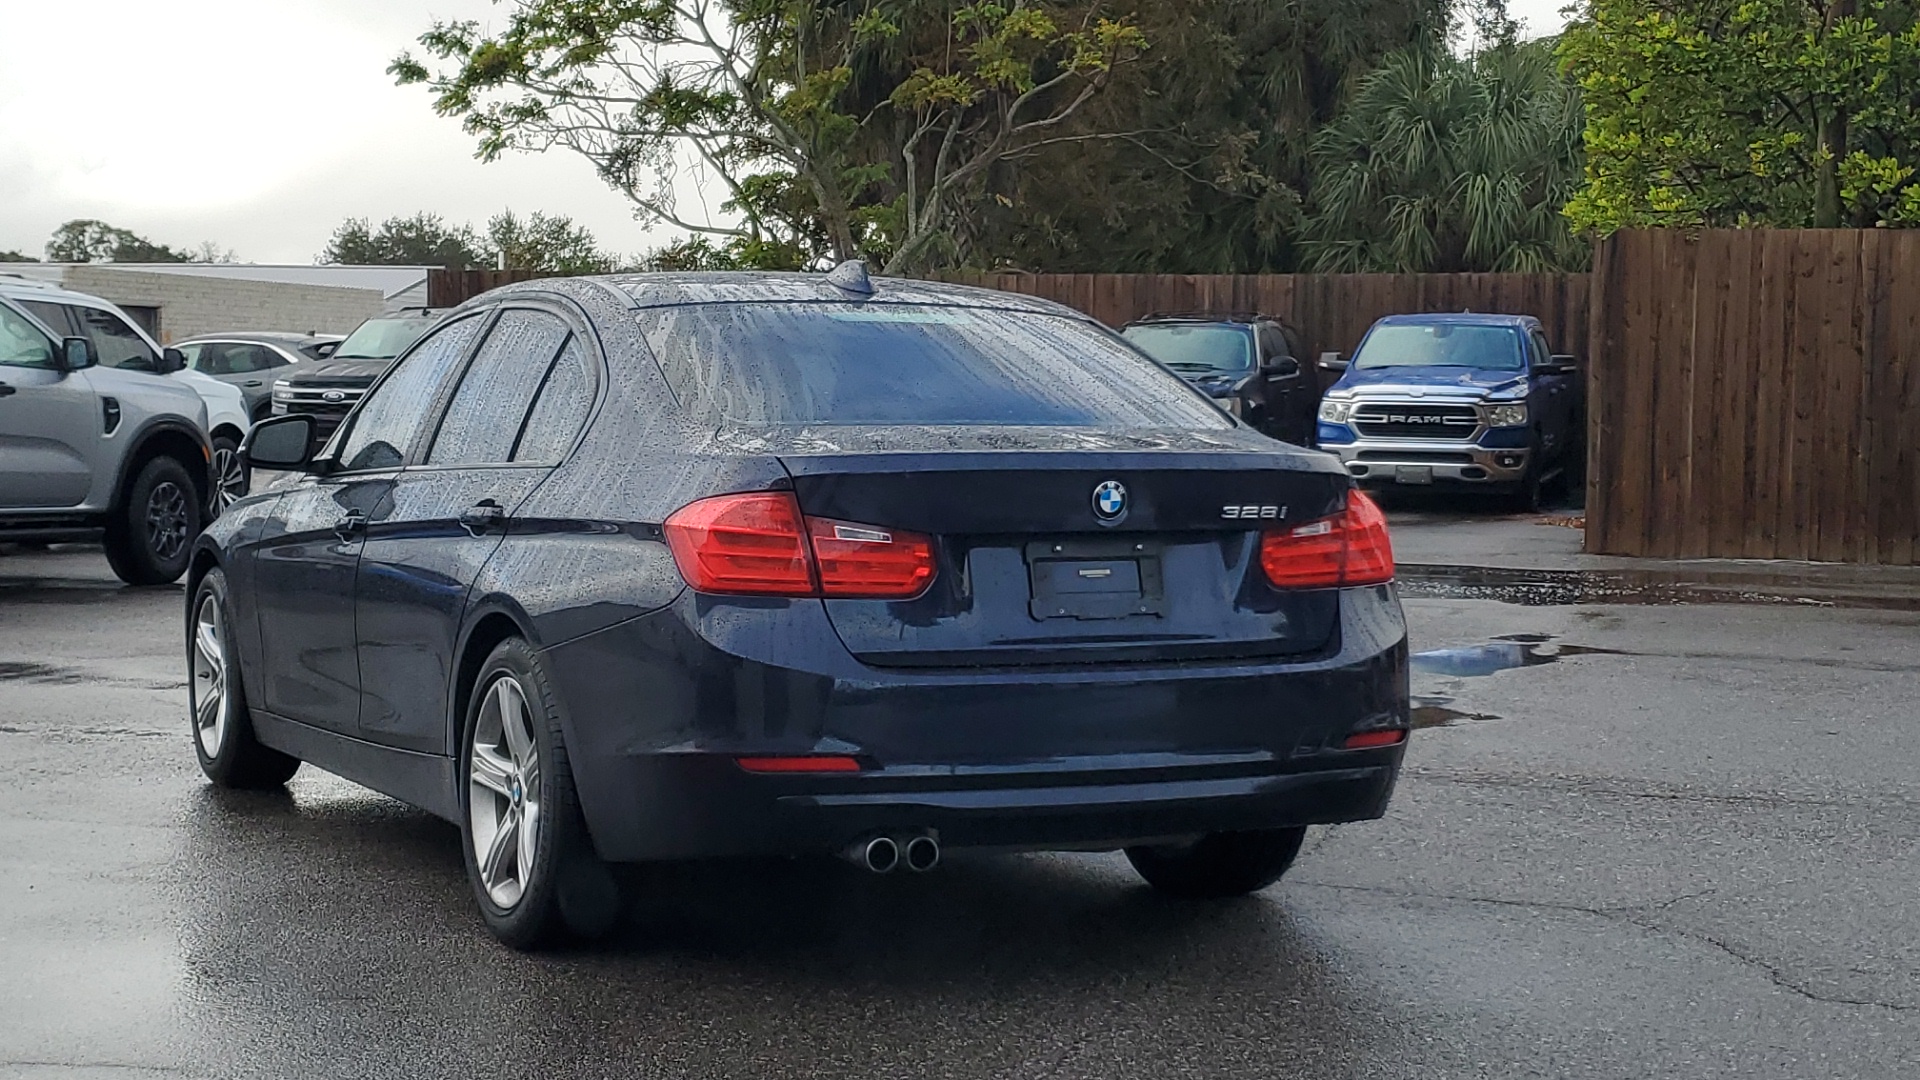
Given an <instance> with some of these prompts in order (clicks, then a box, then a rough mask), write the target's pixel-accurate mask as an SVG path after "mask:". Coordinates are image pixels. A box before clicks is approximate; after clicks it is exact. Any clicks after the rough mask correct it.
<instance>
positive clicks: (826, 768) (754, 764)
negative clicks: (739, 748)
mask: <svg viewBox="0 0 1920 1080" xmlns="http://www.w3.org/2000/svg"><path fill="white" fill-rule="evenodd" d="M733 760H734V764H736V765H739V766H740V767H741V768H742V769H745V770H747V771H748V772H757V773H846V772H859V771H860V762H859V761H858V760H857V759H855V758H850V757H834V756H828V755H825V754H808V755H805V756H802V757H743V758H735V759H733Z"/></svg>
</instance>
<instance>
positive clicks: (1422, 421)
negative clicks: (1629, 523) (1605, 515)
mask: <svg viewBox="0 0 1920 1080" xmlns="http://www.w3.org/2000/svg"><path fill="white" fill-rule="evenodd" d="M1321 366H1322V367H1324V368H1326V369H1327V370H1329V371H1335V372H1338V373H1339V375H1340V377H1339V380H1338V381H1336V382H1335V383H1334V384H1333V385H1332V386H1331V387H1329V388H1328V389H1327V393H1326V397H1325V399H1324V400H1323V401H1322V402H1321V404H1320V434H1319V440H1320V446H1321V448H1322V449H1325V450H1330V451H1332V452H1333V453H1336V454H1338V455H1339V456H1340V460H1341V461H1342V462H1344V463H1345V464H1346V466H1347V471H1348V472H1350V473H1352V474H1353V476H1354V478H1355V479H1357V480H1358V481H1359V482H1360V483H1362V484H1367V485H1372V484H1386V485H1392V484H1416V485H1421V486H1426V485H1451V486H1454V487H1457V488H1460V489H1463V490H1477V491H1487V492H1502V493H1507V494H1511V495H1513V496H1515V497H1517V498H1518V500H1519V501H1520V502H1521V503H1522V504H1523V505H1524V506H1525V507H1527V508H1529V509H1532V508H1537V507H1538V506H1539V504H1540V499H1541V493H1542V491H1543V489H1545V488H1546V487H1547V485H1549V484H1552V483H1554V482H1555V481H1559V480H1572V479H1574V478H1576V477H1577V476H1578V475H1579V473H1580V472H1581V471H1582V469H1583V462H1584V458H1585V454H1586V405H1585V386H1584V384H1583V383H1582V381H1581V379H1580V378H1579V376H1578V367H1577V366H1576V364H1575V362H1574V358H1573V357H1571V356H1560V355H1555V354H1554V353H1553V352H1552V351H1551V350H1550V349H1549V348H1548V347H1547V337H1546V333H1545V332H1544V330H1543V329H1542V328H1541V325H1540V320H1538V319H1535V318H1532V317H1531V316H1525V315H1473V314H1461V315H1392V316H1388V317H1387V318H1384V319H1381V320H1380V321H1379V322H1376V323H1374V324H1373V327H1372V329H1370V330H1368V331H1367V335H1366V337H1365V338H1363V339H1362V340H1361V342H1360V347H1359V348H1358V349H1356V350H1354V354H1353V358H1352V360H1351V361H1347V360H1344V359H1342V358H1341V357H1339V356H1338V355H1337V354H1330V355H1329V356H1327V357H1325V358H1323V359H1322V361H1321Z"/></svg>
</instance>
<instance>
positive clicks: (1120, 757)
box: [187, 264, 1408, 948]
mask: <svg viewBox="0 0 1920 1080" xmlns="http://www.w3.org/2000/svg"><path fill="white" fill-rule="evenodd" d="M311 423H312V421H311V419H310V418H308V417H305V416H300V415H294V416H287V417H284V418H277V419H274V420H270V421H267V422H265V423H262V424H260V425H259V426H257V427H256V428H255V429H254V431H253V434H252V436H251V437H250V440H249V442H248V445H247V448H246V450H247V453H248V455H249V456H250V458H251V459H252V462H253V464H254V465H255V466H256V467H258V468H264V469H280V470H291V471H293V472H295V473H296V474H297V475H296V476H294V477H291V478H289V479H286V480H283V481H282V482H281V483H279V484H276V485H274V486H273V487H272V488H271V489H270V490H267V491H263V492H261V493H259V494H256V495H254V496H252V497H251V498H249V499H247V500H244V501H242V502H241V503H239V504H237V505H235V506H234V507H233V508H232V509H231V510H230V511H229V512H227V513H226V514H224V515H222V516H221V518H220V519H219V520H218V521H216V522H215V523H214V524H213V526H212V527H211V528H209V529H208V530H207V532H206V534H205V536H203V537H202V538H201V540H200V543H199V546H198V547H197V549H196V551H195V556H194V560H193V563H192V570H191V577H190V581H189V585H188V606H187V659H188V663H189V665H190V668H191V676H192V677H191V685H192V693H191V700H192V714H193V715H192V720H193V729H194V736H195V745H196V750H197V753H198V755H199V759H200V764H201V766H202V768H203V769H204V770H205V771H206V773H207V775H208V776H209V777H211V778H212V779H213V780H214V781H215V782H216V783H220V784H225V785H230V786H236V787H261V786H272V785H278V784H281V783H284V782H285V781H286V780H287V779H288V778H289V777H291V776H292V775H293V773H294V771H295V770H296V769H297V768H298V767H299V764H300V763H301V762H303V761H304V762H309V763H311V764H313V765H315V766H317V767H319V768H322V769H325V770H327V771H330V772H333V773H337V774H339V775H341V776H344V777H347V778H348V779H351V780H354V781H357V782H359V783H362V784H365V785H367V786H369V787H372V788H375V789H377V790H379V791H382V792H385V793H387V794H389V795H392V796H394V797H395V798H398V799H402V800H404V801H406V802H409V803H412V804H414V805H416V806H419V807H422V808H424V809H426V810H428V811H430V812H432V813H434V814H437V815H440V816H442V817H445V818H447V819H448V820H450V821H454V822H457V823H458V824H459V825H460V827H461V830H462V833H463V839H464V843H463V848H464V850H465V855H466V865H467V870H468V876H469V877H470V879H471V881H472V884H473V890H474V895H475V898H476V900H477V901H478V903H479V907H480V910H481V912H482V913H483V915H484V917H485V919H486V921H487V923H488V925H489V927H490V928H491V929H492V930H493V932H494V933H495V934H496V935H498V936H499V937H500V938H501V940H503V941H505V942H507V943H508V944H510V945H513V946H516V947H522V948H530V947H536V946H540V945H544V944H548V943H551V942H553V941H555V940H557V939H559V938H561V937H563V936H565V935H568V934H574V935H591V934H592V933H594V932H596V931H599V930H603V929H605V928H606V927H607V926H608V925H610V924H611V922H612V920H613V918H614V916H616V915H617V914H618V912H619V910H620V908H619V896H618V887H617V885H616V882H617V881H618V880H619V879H618V878H616V877H615V876H614V875H613V874H612V873H610V871H609V868H608V867H609V864H612V863H631V862H646V861H652V860H663V859H693V858H710V857H719V856H741V855H810V854H815V853H822V854H824V853H838V854H841V855H844V856H845V857H847V858H848V859H850V860H852V861H853V862H855V863H856V864H858V865H860V866H862V867H864V868H866V869H867V870H870V871H875V872H881V873H885V872H888V871H892V870H895V869H896V868H897V869H899V870H902V871H926V870H931V869H933V868H934V867H935V866H936V864H938V863H939V862H940V859H941V853H942V851H943V850H945V849H949V848H954V849H957V848H970V849H1002V850H1033V849H1070V850H1114V849H1124V850H1125V851H1126V853H1127V856H1128V857H1129V858H1130V859H1131V860H1132V862H1133V865H1134V866H1135V867H1137V868H1138V870H1139V871H1140V873H1141V875H1142V876H1143V877H1144V878H1145V879H1146V880H1147V881H1148V882H1149V883H1151V884H1152V885H1153V886H1154V887H1156V888H1159V889H1162V890H1165V891H1167V892H1170V893H1174V894H1180V895H1187V896H1228V895H1235V894H1240V893H1245V892H1249V891H1251V890H1255V889H1259V888H1262V887H1264V886H1266V885H1269V884H1271V883H1272V882H1274V881H1275V880H1277V879H1278V878H1279V877H1280V875H1281V874H1282V873H1284V872H1285V871H1286V869H1287V867H1288V866H1289V865H1290V864H1291V862H1292V861H1293V858H1294V856H1295V854H1296V853H1297V852H1298V851H1299V848H1300V843H1301V839H1302V837H1303V835H1304V833H1305V829H1306V826H1308V825H1312V824H1317V823H1325V822H1340V821H1354V820H1360V819H1367V818H1375V817H1379V816H1380V815H1381V814H1382V813H1383V812H1384V811H1385V808H1386V805H1387V799H1388V796H1389V794H1390V793H1391V791H1392V788H1393V784H1394V779H1395V777H1396V775H1397V773H1398V769H1399V764H1400V758H1401V754H1402V752H1403V750H1404V747H1405V742H1406V737H1407V727H1408V714H1407V676H1406V671H1407V652H1406V632H1405V625H1404V623H1403V621H1402V618H1401V613H1400V606H1399V602H1398V600H1397V598H1396V595H1395V592H1394V587H1393V584H1392V578H1393V556H1392V553H1391V550H1390V548H1389V545H1388V540H1387V532H1386V525H1385V522H1384V520H1383V519H1382V517H1381V515H1380V512H1379V510H1378V509H1377V508H1375V507H1374V505H1373V504H1372V503H1370V502H1369V501H1367V499H1366V498H1365V497H1364V496H1363V495H1361V494H1360V493H1359V492H1357V491H1355V490H1354V488H1353V484H1352V481H1351V480H1350V479H1349V478H1348V477H1347V475H1346V473H1345V472H1344V471H1343V470H1342V469H1341V467H1340V465H1339V463H1338V462H1337V461H1335V460H1334V459H1333V458H1330V457H1327V456H1324V455H1321V454H1318V453H1313V452H1310V451H1306V450H1301V449H1298V448H1296V447H1292V446H1288V445H1284V444H1281V443H1277V442H1274V441H1272V440H1270V439H1268V438H1266V437H1264V436H1262V435H1260V434H1258V433H1255V432H1253V431H1251V430H1249V429H1247V428H1245V427H1243V426H1241V425H1240V424H1239V423H1238V422H1237V421H1236V420H1234V419H1233V418H1232V417H1230V416H1228V415H1227V414H1225V413H1223V412H1222V411H1220V410H1219V409H1217V408H1216V407H1215V406H1213V405H1212V404H1211V403H1210V402H1208V401H1207V399H1206V398H1205V397H1203V396H1202V395H1201V394H1199V393H1198V392H1197V391H1195V390H1193V389H1191V388H1190V387H1189V386H1188V385H1187V384H1186V383H1185V382H1183V381H1182V380H1181V379H1179V378H1178V377H1176V376H1175V375H1173V374H1171V373H1169V372H1168V371H1167V370H1165V369H1164V368H1161V367H1160V366H1158V365H1157V364H1155V363H1153V362H1152V361H1150V360H1148V359H1147V358H1146V357H1145V356H1144V355H1143V354H1141V353H1139V352H1136V351H1135V350H1134V349H1133V348H1131V347H1130V346H1128V345H1127V344H1125V343H1124V342H1123V341H1121V340H1120V339H1119V338H1118V337H1116V336H1115V335H1113V334H1112V333H1110V332H1108V331H1107V330H1105V329H1104V328H1102V327H1101V326H1099V325H1098V324H1096V323H1094V322H1092V321H1091V320H1089V319H1088V318H1086V317H1085V316H1083V315H1080V314H1078V313H1076V312H1073V311H1070V310H1067V309H1065V308H1061V307H1058V306H1056V305H1053V304H1050V303H1047V302H1044V301H1040V300H1036V299H1031V298H1027V297H1020V296H1012V295H1006V294H1001V293H994V292H987V291H981V290H976V289H966V288H959V287H954V286H947V285H935V284H928V283H923V282H908V281H892V280H880V281H869V280H868V278H867V277H866V275H865V272H864V271H863V270H861V269H860V268H859V267H858V265H857V264H849V265H847V266H845V267H842V268H841V269H840V270H838V271H836V272H834V273H833V274H830V275H800V274H791V275H786V274H766V275H749V274H725V275H721V274H711V275H702V274H680V275H641V276H630V277H610V278H599V279H565V280H548V281H539V282H532V283H527V284H523V285H517V286H512V287H509V288H506V289H502V290H498V291H495V292H491V293H488V294H486V295H484V296H481V297H479V298H477V299H475V300H473V301H471V302H469V303H468V304H466V305H464V306H463V307H460V308H458V309H457V310H455V311H453V312H452V313H450V314H449V315H448V316H447V317H446V318H445V319H444V320H443V321H442V322H440V323H439V325H438V326H436V327H435V328H434V329H433V330H432V331H430V332H429V333H428V334H426V335H425V336H424V337H423V338H422V339H421V340H420V341H419V342H418V343H417V344H415V345H414V346H413V347H412V348H411V349H410V350H409V351H408V352H407V353H406V354H405V355H404V356H403V357H401V358H400V359H399V361H398V362H396V363H395V364H394V365H393V367H392V368H391V369H389V370H388V372H387V373H386V374H385V375H384V376H383V377H382V378H381V380H380V381H379V382H378V383H377V384H375V385H374V387H373V388H372V389H371V390H370V391H369V392H368V394H367V396H366V398H365V399H364V400H363V401H362V402H361V403H360V405H359V406H358V407H357V408H356V409H355V411H354V412H353V413H352V415H351V416H350V417H349V418H348V419H347V421H346V422H345V423H344V424H343V425H342V426H341V428H340V429H339V430H338V431H337V432H336V433H335V434H334V435H333V437H332V439H331V440H330V441H329V442H328V443H327V444H326V446H325V447H324V448H323V449H321V450H320V451H319V452H318V453H314V452H312V449H311V443H310V438H311V428H310V425H311Z"/></svg>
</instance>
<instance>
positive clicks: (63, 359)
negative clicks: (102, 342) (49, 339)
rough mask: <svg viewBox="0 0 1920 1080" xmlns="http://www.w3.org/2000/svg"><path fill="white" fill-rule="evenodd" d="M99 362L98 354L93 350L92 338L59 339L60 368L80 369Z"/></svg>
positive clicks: (64, 369) (68, 369) (65, 369)
mask: <svg viewBox="0 0 1920 1080" xmlns="http://www.w3.org/2000/svg"><path fill="white" fill-rule="evenodd" d="M99 362H100V354H99V353H97V352H95V351H94V350H93V339H92V338H83V337H70V338H62V339H60V370H62V371H81V370H84V369H86V368H90V367H92V366H93V365H95V364H97V363H99Z"/></svg>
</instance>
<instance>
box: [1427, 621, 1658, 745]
mask: <svg viewBox="0 0 1920 1080" xmlns="http://www.w3.org/2000/svg"><path fill="white" fill-rule="evenodd" d="M1632 655H1634V654H1632V653H1629V652H1626V651H1624V650H1621V649H1602V648H1599V647H1597V646H1593V645H1561V644H1557V643H1556V642H1555V640H1554V636H1553V635H1552V634H1502V635H1500V636H1499V637H1496V638H1494V639H1493V640H1492V641H1490V642H1488V643H1487V644H1485V645H1465V646H1460V647H1457V648H1451V649H1428V650H1426V651H1425V652H1417V653H1414V654H1413V656H1412V657H1411V658H1410V664H1411V666H1412V668H1413V670H1414V672H1415V673H1416V674H1419V675H1426V676H1440V678H1439V679H1437V680H1435V681H1432V682H1430V683H1429V685H1430V686H1433V687H1436V688H1438V689H1441V690H1453V689H1456V688H1457V687H1459V686H1460V685H1461V683H1460V680H1461V679H1474V678H1479V677H1481V676H1483V675H1492V674H1494V673H1495V672H1500V671H1511V670H1513V669H1515V668H1529V667H1540V666H1541V665H1544V664H1552V663H1557V662H1559V661H1560V660H1563V659H1565V658H1567V657H1569V656H1632ZM1409 704H1410V706H1411V709H1410V710H1409V711H1410V715H1411V718H1412V721H1413V726H1414V727H1416V728H1434V727H1452V726H1454V725H1456V724H1463V723H1477V722H1481V721H1487V720H1499V719H1501V717H1500V716H1499V715H1497V714H1495V713H1487V712H1469V711H1467V710H1465V709H1459V708H1455V707H1454V698H1453V696H1452V695H1451V694H1447V693H1429V694H1414V695H1412V697H1411V700H1410V701H1409Z"/></svg>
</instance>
